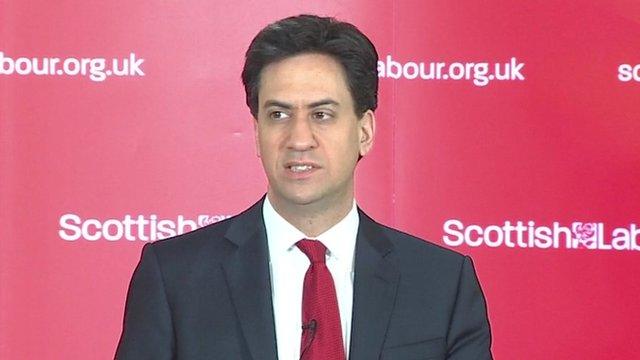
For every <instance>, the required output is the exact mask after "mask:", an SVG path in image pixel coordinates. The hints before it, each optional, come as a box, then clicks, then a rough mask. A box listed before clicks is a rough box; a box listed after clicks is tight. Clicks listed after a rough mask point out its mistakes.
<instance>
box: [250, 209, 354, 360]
mask: <svg viewBox="0 0 640 360" xmlns="http://www.w3.org/2000/svg"><path fill="white" fill-rule="evenodd" d="M262 214H263V217H264V223H265V227H266V231H267V243H268V246H269V267H270V271H271V296H272V299H273V315H274V320H275V330H276V342H277V348H278V359H280V360H298V359H299V358H300V339H301V336H302V290H303V283H304V275H305V273H306V272H307V269H308V268H309V264H310V262H309V259H308V258H307V256H306V255H305V254H304V253H303V252H302V251H300V249H298V247H297V246H296V242H298V241H300V240H302V239H312V240H318V241H320V242H322V244H323V245H324V246H325V247H326V248H327V250H328V251H327V267H328V268H329V271H330V272H331V276H332V277H333V282H334V284H335V288H336V294H337V296H338V307H339V308H340V322H341V324H342V340H343V342H344V348H345V354H346V356H347V358H348V357H349V353H348V352H349V343H350V338H349V337H350V334H351V310H352V304H353V259H354V252H355V247H356V236H357V234H358V225H359V223H360V219H359V217H358V212H357V209H356V204H355V201H354V202H353V206H352V207H351V210H350V211H349V213H348V214H347V215H346V216H345V217H344V218H343V219H342V220H340V222H338V223H337V224H336V225H334V226H333V227H331V228H330V229H329V230H327V231H325V232H324V233H322V234H320V235H319V236H318V237H315V238H312V237H308V236H306V235H305V234H304V233H302V232H301V231H300V230H298V229H297V228H295V227H294V226H293V225H291V224H290V223H289V222H288V221H287V220H285V219H284V218H283V217H282V216H280V214H278V213H277V212H276V211H275V209H274V208H273V206H272V205H271V203H270V202H269V198H268V197H265V200H264V205H263V208H262Z"/></svg>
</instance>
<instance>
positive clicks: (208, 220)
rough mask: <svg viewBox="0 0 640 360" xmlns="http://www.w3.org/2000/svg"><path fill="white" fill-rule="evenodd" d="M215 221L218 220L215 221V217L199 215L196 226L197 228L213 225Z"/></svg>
mask: <svg viewBox="0 0 640 360" xmlns="http://www.w3.org/2000/svg"><path fill="white" fill-rule="evenodd" d="M217 221H218V220H217V219H216V217H215V216H208V215H200V216H198V226H199V227H203V226H207V225H211V224H213V223H215V222H217Z"/></svg>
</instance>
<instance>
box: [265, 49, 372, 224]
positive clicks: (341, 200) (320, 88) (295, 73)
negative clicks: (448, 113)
mask: <svg viewBox="0 0 640 360" xmlns="http://www.w3.org/2000/svg"><path fill="white" fill-rule="evenodd" d="M258 101H259V104H258V106H259V108H258V118H257V119H256V121H255V129H256V142H257V148H258V155H259V156H260V157H261V159H262V165H263V167H264V170H265V173H266V175H267V178H268V180H269V200H270V201H271V202H272V203H273V204H274V205H275V206H276V208H280V209H285V208H287V209H289V210H291V209H296V206H299V205H312V206H314V207H315V208H316V209H317V210H319V211H322V210H323V209H329V208H331V207H332V206H339V205H338V204H340V205H344V204H345V202H348V201H350V200H351V199H352V198H353V184H354V180H353V177H354V170H355V166H356V162H357V160H358V156H359V155H365V154H366V153H367V152H369V150H370V149H371V146H372V144H373V135H374V131H375V120H374V116H373V112H372V111H367V112H365V114H364V115H363V116H362V118H360V119H358V117H357V116H356V114H355V111H354V103H353V100H352V97H351V94H350V93H349V88H348V86H347V82H346V77H345V74H344V70H343V69H342V66H341V65H340V64H339V63H338V62H337V61H336V60H334V59H333V58H331V57H329V56H327V55H319V54H302V55H296V56H293V57H289V58H286V59H284V60H281V61H278V62H276V63H273V64H270V65H268V66H266V67H265V68H264V69H263V70H262V73H261V76H260V89H259V93H258Z"/></svg>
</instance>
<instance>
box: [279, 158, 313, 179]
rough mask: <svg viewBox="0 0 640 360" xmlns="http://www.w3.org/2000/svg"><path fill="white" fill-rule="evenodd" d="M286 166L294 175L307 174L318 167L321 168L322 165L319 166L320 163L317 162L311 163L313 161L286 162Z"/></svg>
mask: <svg viewBox="0 0 640 360" xmlns="http://www.w3.org/2000/svg"><path fill="white" fill-rule="evenodd" d="M285 168H286V169H287V170H288V171H289V172H290V173H291V174H292V175H294V176H295V175H305V174H309V173H311V172H313V171H315V170H317V169H319V168H320V166H318V164H315V163H311V162H293V161H292V162H288V163H286V164H285Z"/></svg>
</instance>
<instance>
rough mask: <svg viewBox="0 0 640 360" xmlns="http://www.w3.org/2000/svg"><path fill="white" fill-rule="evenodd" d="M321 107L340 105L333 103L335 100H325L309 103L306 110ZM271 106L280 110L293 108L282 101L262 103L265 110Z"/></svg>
mask: <svg viewBox="0 0 640 360" xmlns="http://www.w3.org/2000/svg"><path fill="white" fill-rule="evenodd" d="M323 105H334V106H340V103H339V102H337V101H335V100H333V99H329V98H327V99H322V100H318V101H314V102H312V103H310V104H309V105H307V108H309V109H312V108H315V107H318V106H323ZM271 106H274V107H280V108H283V109H292V108H293V105H292V104H290V103H286V102H283V101H278V100H267V101H265V103H264V107H265V108H267V107H271Z"/></svg>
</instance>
